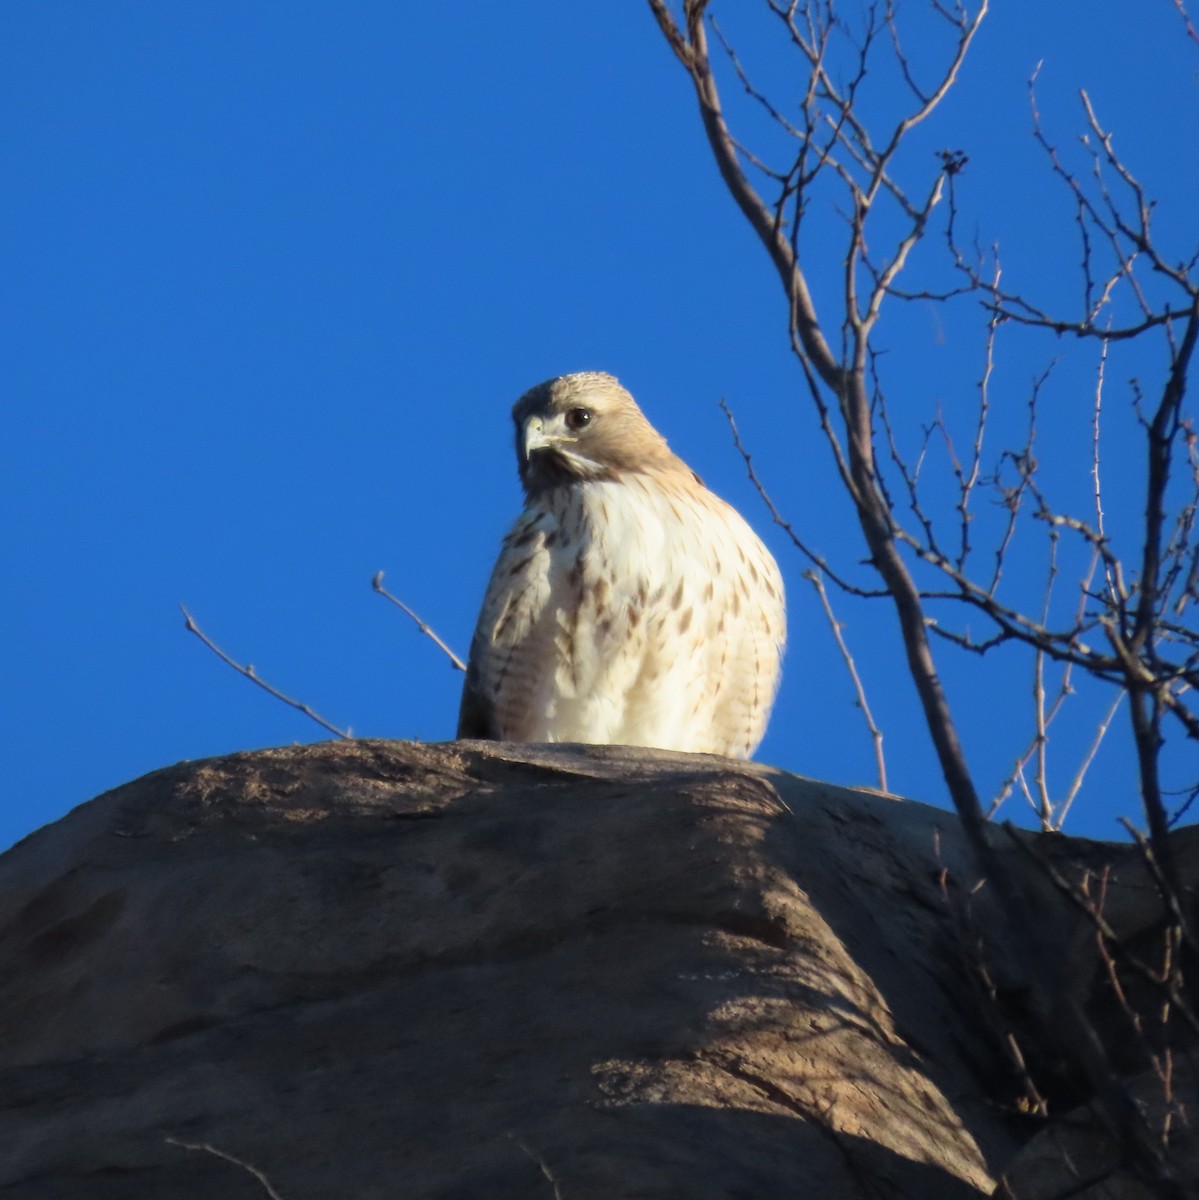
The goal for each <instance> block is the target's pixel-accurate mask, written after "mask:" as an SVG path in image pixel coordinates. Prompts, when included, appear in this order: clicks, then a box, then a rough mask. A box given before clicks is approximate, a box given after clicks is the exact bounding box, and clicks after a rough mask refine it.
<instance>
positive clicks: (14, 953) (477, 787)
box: [0, 741, 1141, 1200]
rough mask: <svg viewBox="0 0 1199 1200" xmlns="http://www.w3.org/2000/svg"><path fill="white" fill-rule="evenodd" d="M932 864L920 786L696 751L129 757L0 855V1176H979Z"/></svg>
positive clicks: (589, 1188)
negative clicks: (99, 788) (903, 791)
mask: <svg viewBox="0 0 1199 1200" xmlns="http://www.w3.org/2000/svg"><path fill="white" fill-rule="evenodd" d="M946 878H948V879H949V880H950V883H949V885H948V887H949V889H950V890H951V891H953V890H954V889H955V888H956V889H957V890H958V892H959V894H962V895H965V894H966V893H967V892H968V891H969V888H970V881H971V880H972V878H973V876H972V872H971V869H970V866H969V862H968V859H967V857H966V855H965V851H964V848H963V843H962V838H961V835H960V833H959V831H958V828H957V822H956V819H955V818H954V817H953V816H952V815H951V814H948V813H945V812H942V811H940V810H937V809H933V808H929V807H926V806H924V805H920V804H915V803H910V802H900V801H897V800H895V799H893V798H890V797H886V796H882V795H878V794H875V793H870V792H864V791H851V790H847V789H841V788H835V787H830V786H826V785H822V784H818V783H814V782H810V781H807V780H804V779H800V778H797V777H795V776H791V775H787V774H784V773H782V772H777V771H773V770H770V769H768V768H764V767H758V766H754V765H747V764H737V763H733V762H730V761H726V760H723V759H718V758H709V757H705V756H692V755H675V754H667V753H659V752H649V751H638V750H630V749H621V748H614V747H591V748H585V749H584V748H545V747H530V746H522V747H515V746H500V745H492V744H485V743H470V742H463V743H453V744H447V745H420V744H413V743H403V742H372V741H356V742H340V743H327V744H322V745H316V746H304V747H290V748H286V749H280V750H269V751H261V752H255V753H246V754H238V755H233V756H231V757H228V758H222V759H213V760H209V761H205V762H197V763H184V764H180V765H178V766H176V767H171V768H168V769H165V770H162V771H158V772H155V773H154V774H152V775H149V776H146V777H145V778H143V779H140V780H137V781H136V782H134V783H131V784H129V785H127V786H125V787H123V788H119V789H117V790H116V791H113V792H109V793H107V794H106V795H104V796H102V797H100V798H99V799H97V800H95V801H92V802H91V803H90V804H87V805H84V806H82V807H81V808H79V809H77V810H76V811H75V812H73V813H72V814H70V816H68V817H66V818H65V819H64V820H62V821H60V822H58V823H57V824H56V825H53V826H50V827H48V828H46V829H44V830H41V831H40V832H38V833H36V834H34V835H33V836H32V837H30V838H27V839H26V840H25V841H24V842H22V843H21V844H20V845H19V846H17V847H15V848H14V849H13V850H11V851H10V852H9V853H8V854H6V855H4V856H3V857H2V858H0V979H2V980H3V985H2V991H0V1147H2V1149H0V1193H2V1194H3V1195H4V1196H5V1198H6V1200H50V1198H59V1197H87V1198H88V1200H109V1198H111V1200H117V1198H118V1197H119V1198H120V1200H150V1198H155V1200H157V1198H162V1200H166V1198H170V1200H210V1198H211V1200H216V1198H218V1197H219V1198H221V1200H237V1198H238V1197H262V1196H267V1195H277V1196H278V1197H282V1200H323V1198H329V1200H333V1198H335V1197H336V1198H339V1200H341V1198H348V1197H352V1198H353V1200H374V1198H378V1200H383V1198H384V1197H386V1198H387V1200H394V1198H396V1197H407V1196H411V1197H421V1198H422V1200H434V1198H437V1200H477V1198H484V1197H486V1198H487V1200H508V1198H512V1200H517V1198H524V1197H529V1198H531V1200H532V1198H538V1197H543V1198H545V1200H553V1198H554V1197H559V1198H560V1200H612V1198H616V1197H630V1198H631V1197H638V1198H646V1200H649V1198H662V1200H666V1198H678V1197H686V1198H687V1200H718V1198H719V1200H771V1198H773V1197H791V1196H811V1197H820V1198H825V1197H829V1198H832V1197H837V1198H840V1197H870V1198H872V1200H883V1198H891V1197H894V1198H900V1197H903V1198H911V1200H916V1198H921V1200H925V1198H928V1200H939V1198H942V1197H944V1198H945V1200H958V1198H959V1197H960V1198H961V1200H967V1198H969V1197H979V1196H986V1195H990V1193H991V1191H992V1189H993V1187H994V1181H995V1178H996V1177H998V1175H999V1174H1000V1172H1001V1170H1002V1169H1003V1166H1004V1164H1005V1163H1007V1162H1008V1161H1009V1160H1010V1159H1011V1158H1012V1155H1013V1154H1014V1152H1015V1151H1016V1149H1017V1148H1018V1146H1019V1144H1020V1143H1021V1142H1022V1141H1025V1140H1027V1138H1028V1136H1029V1135H1030V1133H1031V1130H1029V1129H1027V1128H1026V1127H1025V1126H1024V1125H1022V1124H1021V1122H1020V1119H1019V1117H1018V1115H1015V1114H1014V1108H1013V1106H1012V1105H1010V1104H1007V1103H1005V1102H1002V1101H1000V1100H997V1094H998V1092H1000V1091H1002V1090H1003V1086H1007V1085H1006V1084H1003V1082H1002V1080H1001V1081H1000V1084H998V1085H997V1082H996V1081H997V1078H999V1077H1001V1076H1002V1075H1003V1073H1004V1070H1005V1068H1004V1064H1003V1059H1002V1055H1001V1054H999V1053H998V1052H997V1050H996V1042H995V1039H994V1037H993V1035H992V1033H991V1031H990V1030H989V1029H988V1028H987V1022H986V1021H985V1020H983V1019H981V1018H980V1016H979V1011H978V1007H977V1005H978V1000H977V997H976V995H975V994H974V993H973V992H972V991H971V989H970V986H969V985H968V982H966V980H967V976H968V975H969V971H968V970H967V969H966V968H964V965H963V962H964V953H965V952H966V951H967V950H968V945H969V942H970V936H966V935H964V934H963V929H962V925H961V921H960V918H958V917H955V916H954V913H953V908H954V906H953V905H952V904H949V905H947V903H946V894H947V893H946V884H945V880H946ZM954 881H956V882H954ZM1136 886H1137V887H1139V886H1141V885H1140V884H1137V885H1136ZM1135 892H1136V887H1134V888H1133V889H1132V891H1130V892H1129V893H1128V895H1129V896H1133V898H1134V899H1135V896H1134V893H1135ZM1117 900H1118V897H1117ZM1129 903H1130V904H1132V903H1133V900H1129ZM1134 907H1135V905H1134ZM973 911H975V913H976V915H977V918H978V920H979V921H980V922H981V923H984V924H985V921H986V919H987V918H986V912H985V907H984V906H983V905H982V904H981V901H980V902H979V904H978V905H977V906H976V909H975V910H973ZM971 936H972V935H971ZM1008 1083H1009V1084H1010V1081H1008ZM1026 1124H1027V1123H1025V1125H1026Z"/></svg>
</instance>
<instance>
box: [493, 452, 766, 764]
mask: <svg viewBox="0 0 1199 1200" xmlns="http://www.w3.org/2000/svg"><path fill="white" fill-rule="evenodd" d="M558 495H559V496H560V497H561V496H564V495H566V496H569V497H570V501H571V502H570V504H569V506H568V507H567V508H566V509H565V510H564V511H555V510H553V509H544V510H541V509H536V508H534V509H530V510H527V511H526V512H525V514H523V515H522V517H521V518H520V520H519V521H518V522H517V524H516V526H514V528H513V530H512V532H511V533H510V534H509V536H508V538H507V540H506V542H505V548H504V551H503V553H502V555H501V557H500V560H499V562H498V563H497V564H496V569H495V572H494V574H493V576H492V581H491V585H490V587H489V588H488V593H487V598H486V600H485V602H484V610H483V615H482V618H481V623H480V632H481V633H485V634H487V635H488V636H487V637H486V638H485V642H486V643H487V644H486V647H485V649H484V661H483V662H482V664H481V665H482V668H483V670H482V672H481V676H482V678H483V679H484V680H485V681H486V682H485V686H486V689H487V691H488V693H489V695H490V698H491V699H492V701H493V703H494V705H495V711H496V717H497V722H498V726H499V729H500V730H501V736H503V737H505V738H511V739H514V740H520V741H534V742H537V741H543V742H595V743H618V744H625V745H641V746H656V747H660V748H663V749H674V750H690V751H707V752H712V753H718V754H727V755H732V756H736V757H748V756H749V755H750V754H752V753H753V751H754V749H755V748H756V747H757V744H758V742H759V741H760V740H761V737H762V734H763V732H764V731H765V727H766V720H767V717H768V716H769V711H770V706H771V704H772V702H773V699H774V693H775V690H776V688H777V685H778V676H779V664H780V659H781V655H782V649H783V640H784V637H785V615H784V603H783V585H782V579H781V577H780V575H779V572H778V567H777V566H776V564H775V562H774V559H773V558H772V557H771V556H770V553H769V552H768V551H767V550H766V548H765V546H763V545H762V543H761V542H760V541H759V540H758V538H757V536H756V535H755V534H754V533H753V531H752V530H751V529H750V528H749V526H748V525H747V524H746V522H745V521H744V520H743V519H742V517H741V516H740V515H739V514H738V513H737V512H736V511H735V510H733V509H732V508H730V507H729V506H728V505H727V504H725V503H724V502H723V501H721V500H719V499H718V498H717V497H715V496H713V495H712V494H711V493H710V492H706V491H704V490H702V489H700V488H699V486H698V485H692V484H691V483H690V481H689V480H688V481H687V482H686V483H685V484H684V483H681V482H680V481H679V480H678V478H677V477H665V478H663V477H658V476H646V475H637V474H632V475H626V476H624V477H623V478H622V479H620V480H618V481H591V482H585V483H581V484H578V485H576V486H575V487H573V488H571V489H569V491H567V492H563V493H558Z"/></svg>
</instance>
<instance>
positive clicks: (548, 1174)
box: [508, 1132, 562, 1200]
mask: <svg viewBox="0 0 1199 1200" xmlns="http://www.w3.org/2000/svg"><path fill="white" fill-rule="evenodd" d="M508 1136H509V1137H510V1138H511V1139H512V1140H513V1141H514V1142H515V1143H516V1144H517V1146H519V1147H520V1149H521V1150H522V1151H524V1153H525V1154H526V1155H527V1156H528V1157H529V1158H531V1159H532V1160H533V1161H534V1162H535V1163H536V1164H537V1166H538V1167H539V1168H540V1169H541V1173H542V1175H544V1176H545V1178H546V1179H547V1180H549V1183H550V1186H551V1187H552V1188H553V1189H554V1200H562V1188H561V1186H560V1183H559V1180H558V1177H557V1176H556V1175H555V1174H554V1173H553V1171H551V1170H550V1168H549V1164H548V1163H547V1162H546V1161H545V1159H543V1158H542V1157H541V1156H540V1155H538V1154H536V1153H535V1152H534V1151H533V1150H531V1149H530V1148H529V1147H528V1146H526V1145H525V1143H524V1142H522V1141H521V1140H520V1138H518V1137H517V1136H516V1134H514V1133H512V1132H509V1134H508Z"/></svg>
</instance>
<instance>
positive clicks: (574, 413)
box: [566, 408, 591, 433]
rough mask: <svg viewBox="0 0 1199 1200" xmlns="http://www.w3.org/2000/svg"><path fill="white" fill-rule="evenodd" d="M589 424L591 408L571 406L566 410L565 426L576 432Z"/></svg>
mask: <svg viewBox="0 0 1199 1200" xmlns="http://www.w3.org/2000/svg"><path fill="white" fill-rule="evenodd" d="M590 424H591V409H589V408H571V409H567V412H566V426H567V428H568V429H573V430H574V431H575V432H576V433H577V432H578V431H579V430H580V429H583V428H585V427H586V426H588V425H590Z"/></svg>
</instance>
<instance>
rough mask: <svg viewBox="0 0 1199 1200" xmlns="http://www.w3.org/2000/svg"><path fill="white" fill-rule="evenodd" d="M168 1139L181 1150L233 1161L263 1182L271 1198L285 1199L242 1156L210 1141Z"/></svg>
mask: <svg viewBox="0 0 1199 1200" xmlns="http://www.w3.org/2000/svg"><path fill="white" fill-rule="evenodd" d="M166 1140H167V1142H168V1143H169V1144H170V1145H172V1146H178V1147H179V1149H180V1150H199V1151H201V1152H202V1153H204V1154H211V1155H212V1156H213V1157H214V1158H221V1159H224V1160H225V1162H227V1163H232V1164H233V1165H234V1166H235V1167H241V1169H242V1170H243V1171H249V1173H250V1174H251V1175H253V1176H254V1178H255V1179H257V1180H258V1182H259V1183H261V1184H262V1186H263V1188H264V1190H265V1191H266V1194H267V1195H268V1196H270V1198H271V1200H283V1197H282V1196H281V1195H280V1194H279V1193H278V1192H277V1191H275V1188H274V1186H273V1185H272V1184H271V1181H270V1180H269V1179H268V1178H267V1177H266V1176H265V1175H264V1174H263V1173H262V1172H261V1171H260V1170H259V1169H258V1168H257V1167H254V1166H251V1165H250V1164H249V1163H248V1162H243V1161H242V1160H241V1159H240V1158H235V1157H234V1156H233V1155H232V1154H228V1153H226V1152H225V1151H224V1150H218V1149H217V1148H216V1147H215V1146H213V1145H210V1144H209V1143H208V1142H183V1141H180V1140H179V1139H178V1138H173V1137H168V1138H167V1139H166Z"/></svg>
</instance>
